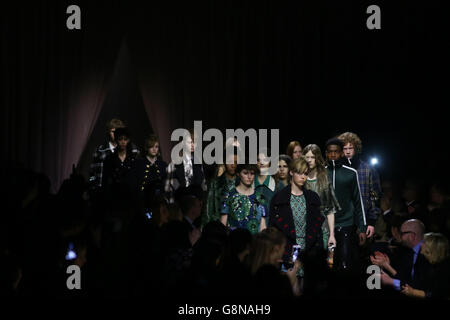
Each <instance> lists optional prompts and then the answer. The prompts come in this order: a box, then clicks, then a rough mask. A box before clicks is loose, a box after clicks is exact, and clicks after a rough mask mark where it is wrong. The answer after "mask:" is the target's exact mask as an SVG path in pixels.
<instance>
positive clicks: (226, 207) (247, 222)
mask: <svg viewBox="0 0 450 320" xmlns="http://www.w3.org/2000/svg"><path fill="white" fill-rule="evenodd" d="M266 212H267V210H266V202H265V199H264V197H263V195H262V194H260V193H259V192H258V191H255V192H254V193H253V194H252V195H249V196H246V195H243V194H240V193H239V192H238V191H237V190H236V188H233V190H231V192H230V193H228V194H227V195H226V196H225V199H224V201H223V204H222V210H221V214H222V215H228V219H227V224H228V226H230V228H231V229H237V228H243V229H248V230H249V231H250V233H251V234H256V233H258V232H259V228H260V225H261V219H263V218H265V217H266Z"/></svg>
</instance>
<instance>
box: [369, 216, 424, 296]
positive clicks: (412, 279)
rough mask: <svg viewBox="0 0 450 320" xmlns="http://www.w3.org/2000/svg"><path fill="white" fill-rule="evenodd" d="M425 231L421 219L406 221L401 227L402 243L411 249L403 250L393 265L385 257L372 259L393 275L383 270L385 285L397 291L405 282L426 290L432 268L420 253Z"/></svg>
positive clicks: (382, 276) (382, 280) (382, 278)
mask: <svg viewBox="0 0 450 320" xmlns="http://www.w3.org/2000/svg"><path fill="white" fill-rule="evenodd" d="M424 232H425V226H424V225H423V223H422V222H421V221H420V220H417V219H410V220H408V221H406V222H404V223H403V224H402V226H401V228H400V234H401V237H402V240H401V243H402V245H403V246H405V247H406V248H408V249H409V250H405V251H402V253H401V256H399V257H396V261H397V263H396V264H393V265H392V267H391V266H390V263H389V261H387V264H386V261H385V258H384V259H382V260H383V261H380V260H379V259H378V261H377V260H373V259H372V262H373V263H375V264H378V265H380V266H382V267H383V268H384V269H385V270H387V271H388V272H389V273H391V275H392V276H393V277H392V278H391V277H390V276H389V275H387V274H386V273H384V272H383V273H382V275H381V282H382V283H383V284H384V285H388V286H392V287H394V289H395V290H397V291H400V290H401V289H402V287H404V285H405V284H409V285H410V286H411V287H413V288H416V289H420V290H424V288H425V285H426V283H425V277H426V275H427V272H428V270H429V269H430V263H429V262H428V261H427V259H426V258H425V257H424V256H423V254H422V253H420V249H421V247H422V244H423V236H424ZM380 262H381V263H380Z"/></svg>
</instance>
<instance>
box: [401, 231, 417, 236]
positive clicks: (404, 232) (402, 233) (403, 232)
mask: <svg viewBox="0 0 450 320" xmlns="http://www.w3.org/2000/svg"><path fill="white" fill-rule="evenodd" d="M407 233H414V234H415V232H414V231H401V232H400V234H401V235H404V234H407Z"/></svg>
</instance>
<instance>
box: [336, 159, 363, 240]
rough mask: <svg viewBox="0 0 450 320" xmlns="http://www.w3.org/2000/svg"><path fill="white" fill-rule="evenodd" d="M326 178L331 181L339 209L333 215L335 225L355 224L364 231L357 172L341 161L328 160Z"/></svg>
mask: <svg viewBox="0 0 450 320" xmlns="http://www.w3.org/2000/svg"><path fill="white" fill-rule="evenodd" d="M327 169H328V179H329V181H331V182H332V184H333V187H334V190H335V193H336V197H337V199H338V201H339V204H340V205H341V210H338V212H336V213H335V215H334V219H335V222H334V225H335V227H349V226H354V225H355V226H357V227H358V228H359V230H360V231H361V232H366V229H367V222H366V215H365V213H364V206H363V202H362V198H361V192H360V191H359V184H358V172H357V171H356V170H355V169H353V168H350V167H348V166H345V165H343V162H342V161H340V160H338V161H329V162H328V166H327Z"/></svg>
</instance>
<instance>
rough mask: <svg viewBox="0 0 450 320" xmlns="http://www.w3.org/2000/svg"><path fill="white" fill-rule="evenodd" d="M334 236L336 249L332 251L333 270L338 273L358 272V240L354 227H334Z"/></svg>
mask: <svg viewBox="0 0 450 320" xmlns="http://www.w3.org/2000/svg"><path fill="white" fill-rule="evenodd" d="M334 236H335V238H336V249H335V250H334V257H333V268H334V269H335V270H338V271H349V272H358V270H359V247H358V243H359V239H358V235H357V234H356V227H355V226H350V227H336V228H335V229H334Z"/></svg>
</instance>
